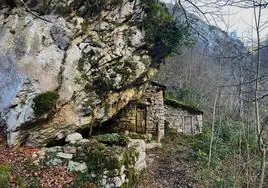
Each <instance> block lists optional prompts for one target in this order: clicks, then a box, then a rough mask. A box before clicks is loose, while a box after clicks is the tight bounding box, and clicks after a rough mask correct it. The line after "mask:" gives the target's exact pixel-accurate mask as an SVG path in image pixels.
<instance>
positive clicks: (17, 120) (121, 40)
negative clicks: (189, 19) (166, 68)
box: [0, 0, 153, 146]
mask: <svg viewBox="0 0 268 188" xmlns="http://www.w3.org/2000/svg"><path fill="white" fill-rule="evenodd" d="M14 2H15V3H17V8H13V9H11V10H9V9H6V8H4V7H7V5H5V4H1V6H0V7H1V8H2V9H1V11H0V21H1V22H2V23H3V24H1V25H0V61H1V64H0V112H1V118H0V119H2V120H1V121H0V122H1V125H4V126H6V132H7V141H8V144H9V145H10V146H16V145H19V144H21V143H22V142H26V143H27V144H28V145H37V146H42V145H46V144H47V143H49V142H50V141H53V140H60V139H64V138H65V137H66V136H67V135H68V134H69V133H72V132H75V131H76V130H77V129H83V128H85V127H88V126H91V125H94V124H95V123H96V122H98V123H99V122H103V121H106V120H107V119H109V118H111V117H112V116H113V115H114V114H115V113H117V112H118V110H120V109H121V108H123V107H124V106H125V105H126V104H127V103H128V102H129V101H130V100H133V99H138V98H139V97H140V96H141V95H142V93H143V90H144V88H145V87H146V86H145V85H144V84H143V83H144V81H146V80H147V79H148V78H150V77H151V76H152V73H153V71H152V69H151V68H149V66H150V64H151V58H150V56H149V55H148V50H146V48H144V45H145V42H144V33H143V32H142V31H141V30H140V28H139V24H140V22H141V20H142V18H143V15H144V13H143V11H142V9H141V8H140V7H139V6H137V3H139V1H133V2H129V1H126V0H125V1H123V2H122V3H121V4H119V3H116V2H115V1H107V3H106V4H105V5H103V6H106V7H104V8H103V9H101V10H99V11H96V12H90V11H86V10H87V7H86V3H85V1H81V0H79V1H73V0H71V1H58V0H52V1H50V4H46V1H35V0H30V1H27V5H28V7H29V8H30V9H31V10H32V11H33V12H36V13H37V14H39V15H40V17H36V16H34V15H33V14H31V13H29V12H26V11H25V10H24V7H23V6H22V5H21V4H20V3H19V1H16V0H15V1H14ZM135 3H136V4H135ZM10 6H11V5H10ZM2 15H4V16H2ZM66 15H68V16H66ZM96 18H98V19H96ZM46 92H54V93H57V94H58V98H57V100H56V101H53V108H51V109H50V110H49V111H48V112H47V113H44V114H43V115H41V116H37V115H36V113H35V111H34V109H35V108H38V106H35V105H36V104H35V103H34V99H35V97H37V96H39V95H40V94H43V93H46Z"/></svg>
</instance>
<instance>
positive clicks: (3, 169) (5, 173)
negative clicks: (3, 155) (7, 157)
mask: <svg viewBox="0 0 268 188" xmlns="http://www.w3.org/2000/svg"><path fill="white" fill-rule="evenodd" d="M10 173H11V166H10V165H8V164H1V165H0V187H1V188H7V187H9V186H8V184H9V174H10Z"/></svg>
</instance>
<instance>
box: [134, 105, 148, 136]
mask: <svg viewBox="0 0 268 188" xmlns="http://www.w3.org/2000/svg"><path fill="white" fill-rule="evenodd" d="M136 132H137V133H146V107H145V106H137V107H136Z"/></svg>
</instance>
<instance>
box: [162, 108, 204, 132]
mask: <svg viewBox="0 0 268 188" xmlns="http://www.w3.org/2000/svg"><path fill="white" fill-rule="evenodd" d="M185 116H191V117H192V125H193V129H192V133H189V132H187V130H185V127H184V126H183V123H184V122H183V121H184V117H185ZM165 118H166V123H167V124H168V126H169V128H172V129H174V130H176V131H177V132H180V133H185V134H198V133H201V132H202V121H203V116H202V114H197V113H191V112H189V111H187V110H185V109H183V108H178V107H173V106H171V105H167V104H165ZM190 129H191V128H189V129H188V130H190Z"/></svg>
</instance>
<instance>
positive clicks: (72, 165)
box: [68, 161, 87, 173]
mask: <svg viewBox="0 0 268 188" xmlns="http://www.w3.org/2000/svg"><path fill="white" fill-rule="evenodd" d="M68 170H69V171H75V172H82V173H83V172H86V171H87V164H86V163H85V162H83V163H78V162H74V161H69V162H68Z"/></svg>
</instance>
